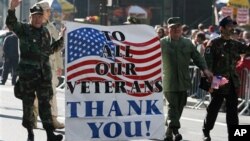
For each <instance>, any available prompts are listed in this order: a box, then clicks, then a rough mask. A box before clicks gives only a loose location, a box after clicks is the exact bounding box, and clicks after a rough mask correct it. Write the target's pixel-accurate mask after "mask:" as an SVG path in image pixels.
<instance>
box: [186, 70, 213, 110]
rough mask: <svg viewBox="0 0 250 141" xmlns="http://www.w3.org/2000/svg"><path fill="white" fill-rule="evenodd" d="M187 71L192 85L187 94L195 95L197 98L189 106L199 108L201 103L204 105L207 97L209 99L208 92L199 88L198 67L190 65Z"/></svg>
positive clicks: (199, 74) (199, 75) (199, 76)
mask: <svg viewBox="0 0 250 141" xmlns="http://www.w3.org/2000/svg"><path fill="white" fill-rule="evenodd" d="M189 71H190V77H191V84H192V86H191V88H190V90H189V93H188V94H189V95H188V96H192V95H195V96H196V98H197V101H196V102H195V104H194V105H193V106H191V108H193V109H199V108H200V107H201V106H203V105H204V106H205V107H206V104H205V102H206V101H207V99H210V95H209V93H208V92H206V91H204V90H202V89H200V88H199V84H200V79H201V72H200V69H199V68H198V67H196V66H190V67H189Z"/></svg>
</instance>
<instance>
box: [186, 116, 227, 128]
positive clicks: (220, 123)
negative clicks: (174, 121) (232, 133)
mask: <svg viewBox="0 0 250 141" xmlns="http://www.w3.org/2000/svg"><path fill="white" fill-rule="evenodd" d="M181 119H183V120H189V121H195V122H201V123H203V122H204V120H200V119H194V118H188V117H181ZM215 124H216V125H221V126H227V124H225V123H222V122H215Z"/></svg>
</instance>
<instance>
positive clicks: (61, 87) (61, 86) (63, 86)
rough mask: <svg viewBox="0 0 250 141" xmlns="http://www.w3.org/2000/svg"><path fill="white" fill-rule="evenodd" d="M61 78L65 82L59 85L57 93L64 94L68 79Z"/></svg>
mask: <svg viewBox="0 0 250 141" xmlns="http://www.w3.org/2000/svg"><path fill="white" fill-rule="evenodd" d="M61 78H62V79H63V81H62V83H61V84H59V85H58V86H57V87H56V91H57V92H61V93H64V88H65V83H66V79H65V76H61Z"/></svg>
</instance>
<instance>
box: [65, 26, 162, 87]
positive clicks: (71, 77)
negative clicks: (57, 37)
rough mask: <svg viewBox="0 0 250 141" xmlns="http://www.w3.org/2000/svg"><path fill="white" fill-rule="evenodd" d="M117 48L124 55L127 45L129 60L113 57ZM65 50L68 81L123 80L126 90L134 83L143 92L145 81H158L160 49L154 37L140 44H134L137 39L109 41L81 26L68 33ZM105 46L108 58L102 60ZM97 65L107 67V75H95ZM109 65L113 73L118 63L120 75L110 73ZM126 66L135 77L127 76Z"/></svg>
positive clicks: (101, 34)
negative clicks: (130, 68)
mask: <svg viewBox="0 0 250 141" xmlns="http://www.w3.org/2000/svg"><path fill="white" fill-rule="evenodd" d="M117 46H119V49H120V53H121V54H122V55H123V56H124V55H125V52H126V48H127V46H129V49H130V51H129V52H130V55H131V56H132V57H120V56H119V57H118V56H115V52H116V50H117V49H118V48H117ZM67 47H68V52H67V53H68V54H67V57H68V58H67V63H68V65H67V73H68V75H67V81H77V82H80V81H88V80H89V81H112V82H115V81H125V82H126V86H125V88H126V89H127V90H129V89H131V87H132V86H133V82H135V81H138V82H139V83H140V84H139V85H140V87H141V89H143V88H144V85H145V84H144V83H143V82H144V81H145V80H149V81H156V80H161V49H160V42H159V39H158V37H157V36H155V37H152V38H150V39H148V40H146V41H143V42H138V41H136V38H135V39H134V40H130V41H127V40H125V41H117V40H115V39H114V38H111V40H108V39H107V38H106V36H105V34H104V33H103V32H102V31H100V30H97V29H95V28H91V27H86V28H85V27H83V28H79V29H76V30H74V31H71V32H69V33H68V42H67ZM104 47H108V48H109V50H110V52H111V53H112V55H113V56H112V57H111V58H108V57H104ZM100 63H103V64H108V69H109V71H108V73H107V74H106V75H97V73H96V66H97V64H100ZM112 63H113V64H115V65H114V67H115V69H114V70H118V67H120V66H119V65H117V64H121V67H122V74H123V75H114V74H112V73H111V69H113V68H112V66H111V64H112ZM127 64H134V66H135V68H134V71H135V72H136V75H126V68H127V67H128V66H127ZM127 69H128V68H127ZM102 71H104V70H102Z"/></svg>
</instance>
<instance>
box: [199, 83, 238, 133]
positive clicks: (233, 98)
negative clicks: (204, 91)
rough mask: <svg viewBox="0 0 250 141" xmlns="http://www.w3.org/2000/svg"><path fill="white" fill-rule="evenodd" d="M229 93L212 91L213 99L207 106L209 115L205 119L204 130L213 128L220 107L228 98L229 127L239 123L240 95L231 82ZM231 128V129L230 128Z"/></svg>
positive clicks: (227, 117)
mask: <svg viewBox="0 0 250 141" xmlns="http://www.w3.org/2000/svg"><path fill="white" fill-rule="evenodd" d="M229 89H230V90H229V91H228V94H221V93H216V92H214V93H212V94H211V96H212V99H211V102H210V104H209V105H208V107H207V115H206V117H205V120H204V124H203V129H204V130H207V131H209V130H212V129H213V127H214V124H215V121H216V118H217V116H218V112H219V110H220V107H221V105H222V103H223V101H224V99H225V100H226V122H227V128H229V126H230V125H238V124H239V118H238V110H237V105H238V97H237V93H236V90H235V88H234V87H233V85H232V84H231V85H230V87H229ZM228 130H229V129H228Z"/></svg>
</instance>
